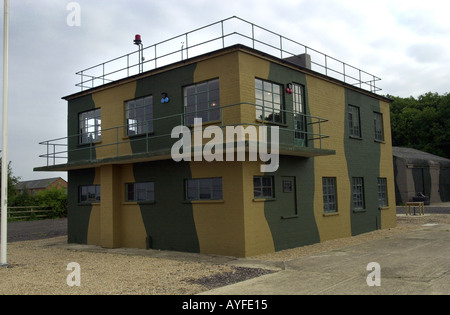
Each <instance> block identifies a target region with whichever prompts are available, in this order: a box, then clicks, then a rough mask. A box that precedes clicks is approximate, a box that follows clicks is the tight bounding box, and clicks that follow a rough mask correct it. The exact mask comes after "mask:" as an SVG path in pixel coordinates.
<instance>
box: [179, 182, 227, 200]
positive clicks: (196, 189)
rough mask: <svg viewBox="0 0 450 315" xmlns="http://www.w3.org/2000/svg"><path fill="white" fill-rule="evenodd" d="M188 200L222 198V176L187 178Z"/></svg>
mask: <svg viewBox="0 0 450 315" xmlns="http://www.w3.org/2000/svg"><path fill="white" fill-rule="evenodd" d="M185 187H186V200H222V199H223V193H222V178H201V179H187V180H186V181H185Z"/></svg>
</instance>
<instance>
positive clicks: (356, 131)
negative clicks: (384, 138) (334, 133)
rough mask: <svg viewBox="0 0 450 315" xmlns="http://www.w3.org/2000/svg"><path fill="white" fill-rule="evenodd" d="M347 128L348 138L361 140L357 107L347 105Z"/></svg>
mask: <svg viewBox="0 0 450 315" xmlns="http://www.w3.org/2000/svg"><path fill="white" fill-rule="evenodd" d="M348 127H349V132H350V136H353V137H358V138H361V119H360V115H359V107H356V106H352V105H348Z"/></svg>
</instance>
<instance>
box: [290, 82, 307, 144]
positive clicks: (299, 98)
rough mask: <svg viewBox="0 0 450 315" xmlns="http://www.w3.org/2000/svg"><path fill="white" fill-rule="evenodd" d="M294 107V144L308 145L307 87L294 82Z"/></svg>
mask: <svg viewBox="0 0 450 315" xmlns="http://www.w3.org/2000/svg"><path fill="white" fill-rule="evenodd" d="M293 100H294V101H293V105H294V106H293V109H294V130H295V131H294V144H295V145H299V146H302V147H304V146H306V145H307V144H306V140H307V137H306V116H305V88H304V86H303V85H300V84H293Z"/></svg>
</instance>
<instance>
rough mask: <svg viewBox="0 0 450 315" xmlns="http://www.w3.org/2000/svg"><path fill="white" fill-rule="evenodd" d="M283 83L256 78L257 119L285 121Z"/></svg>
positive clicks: (276, 121)
mask: <svg viewBox="0 0 450 315" xmlns="http://www.w3.org/2000/svg"><path fill="white" fill-rule="evenodd" d="M281 91H282V88H281V85H279V84H276V83H272V82H269V81H264V80H260V79H255V100H256V119H260V120H265V121H269V122H275V123H284V117H283V112H282V110H283V109H284V108H282V107H283V105H282V101H281V100H282V98H281Z"/></svg>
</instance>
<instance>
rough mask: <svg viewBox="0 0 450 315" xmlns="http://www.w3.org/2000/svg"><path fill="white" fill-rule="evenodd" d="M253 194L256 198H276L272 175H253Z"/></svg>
mask: <svg viewBox="0 0 450 315" xmlns="http://www.w3.org/2000/svg"><path fill="white" fill-rule="evenodd" d="M253 195H254V198H255V199H265V198H275V190H274V185H273V177H272V176H255V177H253Z"/></svg>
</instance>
